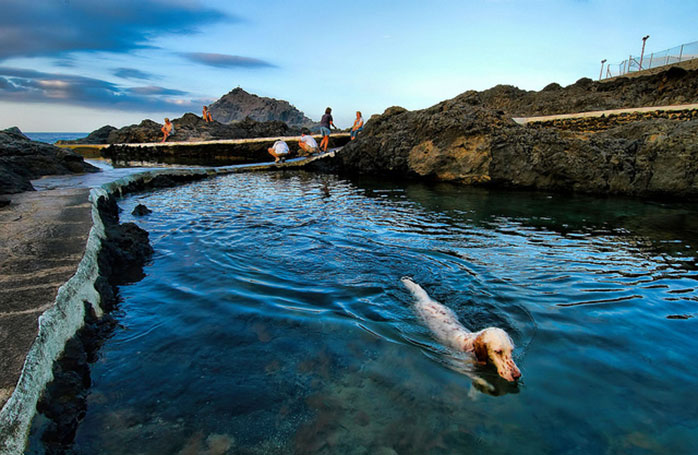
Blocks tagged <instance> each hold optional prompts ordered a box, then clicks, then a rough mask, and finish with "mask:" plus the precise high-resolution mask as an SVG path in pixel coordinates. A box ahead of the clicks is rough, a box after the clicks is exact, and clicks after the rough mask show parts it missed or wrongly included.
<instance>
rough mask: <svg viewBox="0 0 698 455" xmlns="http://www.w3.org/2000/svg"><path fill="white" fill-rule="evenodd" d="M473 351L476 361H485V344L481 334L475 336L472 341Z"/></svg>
mask: <svg viewBox="0 0 698 455" xmlns="http://www.w3.org/2000/svg"><path fill="white" fill-rule="evenodd" d="M473 351H475V358H476V359H477V361H478V363H482V364H484V363H487V345H486V344H485V342H484V341H483V340H482V335H478V336H477V337H475V340H474V341H473Z"/></svg>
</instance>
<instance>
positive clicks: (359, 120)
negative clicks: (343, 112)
mask: <svg viewBox="0 0 698 455" xmlns="http://www.w3.org/2000/svg"><path fill="white" fill-rule="evenodd" d="M362 129H364V118H363V116H362V115H361V111H356V120H354V125H353V126H352V127H351V133H350V135H351V140H352V141H353V140H354V139H356V135H357V134H359V131H361V130H362Z"/></svg>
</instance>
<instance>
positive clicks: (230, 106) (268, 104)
mask: <svg viewBox="0 0 698 455" xmlns="http://www.w3.org/2000/svg"><path fill="white" fill-rule="evenodd" d="M209 110H210V111H211V115H212V116H213V119H214V120H216V121H219V122H221V123H231V122H235V121H239V120H243V119H245V118H247V117H249V118H251V119H253V120H256V121H258V122H269V121H282V122H284V123H287V124H288V125H290V126H294V127H302V126H305V127H310V126H313V125H314V123H313V121H312V120H311V119H309V118H308V117H306V116H305V114H303V112H301V111H299V110H298V109H296V108H295V107H294V106H292V105H291V104H290V103H289V102H288V101H284V100H277V99H274V98H266V97H261V96H257V95H254V94H251V93H247V92H246V91H244V90H243V89H241V88H240V87H238V88H236V89H233V90H232V91H230V92H229V93H228V94H226V95H223V96H222V97H221V98H220V99H219V100H218V101H216V102H214V103H213V104H211V106H209Z"/></svg>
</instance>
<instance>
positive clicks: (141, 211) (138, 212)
mask: <svg viewBox="0 0 698 455" xmlns="http://www.w3.org/2000/svg"><path fill="white" fill-rule="evenodd" d="M151 213H153V211H152V210H150V209H149V208H148V207H146V206H145V205H143V204H138V205H137V206H136V207H135V208H134V209H133V211H132V212H131V215H133V216H145V215H149V214H151Z"/></svg>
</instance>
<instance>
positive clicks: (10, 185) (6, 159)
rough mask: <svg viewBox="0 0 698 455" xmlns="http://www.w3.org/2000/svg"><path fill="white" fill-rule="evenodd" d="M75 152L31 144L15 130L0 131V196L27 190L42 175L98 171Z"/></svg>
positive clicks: (37, 143)
mask: <svg viewBox="0 0 698 455" xmlns="http://www.w3.org/2000/svg"><path fill="white" fill-rule="evenodd" d="M98 171H99V169H98V168H96V167H94V166H92V165H91V164H89V163H86V162H85V161H84V160H83V158H82V157H81V156H80V155H78V154H77V153H75V152H73V151H71V150H67V149H61V148H58V147H55V146H53V145H49V144H46V143H43V142H37V141H32V140H30V139H29V138H27V137H26V136H25V135H24V134H22V132H21V131H20V130H19V129H18V128H16V127H13V128H10V129H7V130H3V131H0V194H11V193H20V192H22V191H31V190H33V189H34V188H33V186H32V185H31V182H30V180H32V179H36V178H39V177H41V176H43V175H57V174H70V173H82V172H98Z"/></svg>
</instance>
